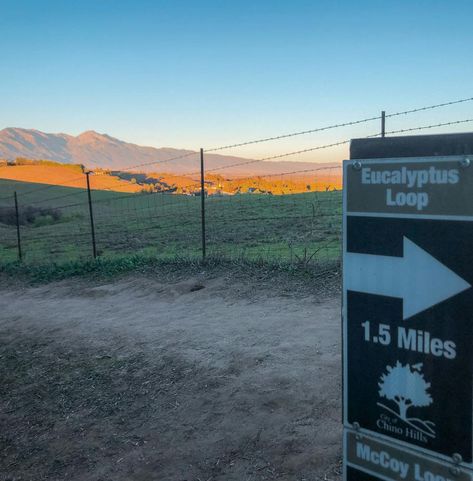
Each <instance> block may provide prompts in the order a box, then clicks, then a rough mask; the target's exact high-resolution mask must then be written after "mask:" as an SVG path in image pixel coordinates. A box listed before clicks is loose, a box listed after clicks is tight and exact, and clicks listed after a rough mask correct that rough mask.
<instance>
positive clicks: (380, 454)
mask: <svg viewBox="0 0 473 481" xmlns="http://www.w3.org/2000/svg"><path fill="white" fill-rule="evenodd" d="M344 451H345V453H344V454H345V455H344V459H345V467H344V472H345V475H344V478H345V481H370V480H375V479H383V480H385V481H473V477H472V474H473V473H472V472H471V471H470V470H468V469H465V468H462V467H459V466H456V465H454V464H453V463H446V462H442V461H440V460H438V459H435V458H432V457H430V456H426V455H422V454H420V453H417V452H414V451H412V450H406V449H403V448H402V447H400V446H397V445H395V444H391V443H387V442H385V441H381V440H379V439H377V438H375V437H372V436H366V435H365V434H362V435H358V434H357V433H356V432H354V431H352V430H350V429H345V431H344Z"/></svg>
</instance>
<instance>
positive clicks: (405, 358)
mask: <svg viewBox="0 0 473 481" xmlns="http://www.w3.org/2000/svg"><path fill="white" fill-rule="evenodd" d="M435 137H441V136H435ZM413 139H415V138H413ZM383 140H384V139H383ZM390 140H391V141H392V139H390ZM412 142H415V140H413V141H412ZM352 146H353V144H352ZM388 155H389V152H388ZM352 157H353V156H352ZM472 161H473V155H472V156H471V160H470V158H469V156H467V155H445V156H443V155H442V156H420V157H418V156H416V157H406V156H405V155H404V156H402V157H397V158H396V157H394V158H388V159H386V158H385V159H383V158H365V159H360V158H357V159H352V160H349V161H345V162H344V206H343V223H344V238H343V284H344V285H343V335H344V340H343V349H344V368H343V369H344V413H343V418H344V431H345V432H344V473H345V480H346V481H361V480H371V479H373V478H378V479H383V480H393V481H399V480H412V481H447V480H450V481H463V480H466V479H468V480H471V479H472V476H473V430H472V425H473V289H472V285H473V165H471V164H472Z"/></svg>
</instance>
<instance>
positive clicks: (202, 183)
mask: <svg viewBox="0 0 473 481" xmlns="http://www.w3.org/2000/svg"><path fill="white" fill-rule="evenodd" d="M200 215H201V222H202V260H205V254H206V245H205V175H204V149H200Z"/></svg>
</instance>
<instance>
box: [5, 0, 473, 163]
mask: <svg viewBox="0 0 473 481" xmlns="http://www.w3.org/2000/svg"><path fill="white" fill-rule="evenodd" d="M472 18H473V2H471V0H455V1H451V0H443V1H437V0H419V1H417V0H398V1H383V0H372V1H368V0H366V1H364V0H357V1H354V0H345V1H336V0H323V1H320V0H311V1H308V0H307V1H306V0H259V1H257V0H251V1H250V0H237V1H233V2H230V1H223V0H221V1H210V0H200V1H190V0H187V1H180V0H168V1H159V0H154V1H151V0H149V1H148V0H80V1H68V0H60V1H59V0H0V39H1V52H2V54H1V62H0V78H1V80H0V92H1V99H2V100H1V108H0V128H3V127H7V126H14V127H25V128H35V129H39V130H43V131H46V132H66V133H70V134H73V135H76V134H78V133H80V132H83V131H85V130H91V129H93V130H97V131H99V132H102V133H108V134H110V135H112V136H115V137H118V138H121V139H123V140H127V141H131V142H135V143H138V144H142V145H153V146H158V147H159V146H171V147H185V148H192V149H197V148H199V147H201V146H202V147H211V146H215V145H219V144H226V143H229V142H230V143H233V142H238V141H242V140H247V139H251V138H258V137H261V136H268V135H277V134H280V133H286V132H291V131H296V130H300V129H310V128H315V127H318V126H323V125H326V124H331V123H334V122H339V121H346V120H355V119H357V118H363V117H367V116H372V115H376V114H377V113H379V111H380V110H382V109H385V110H387V111H388V112H394V111H399V110H404V109H408V108H411V107H417V106H422V105H428V104H433V103H439V102H443V101H448V100H453V99H456V98H462V97H472V96H473V62H472V52H473V28H472V24H471V19H472ZM466 118H473V102H471V103H466V104H463V105H462V106H456V107H449V108H445V109H440V110H437V111H431V112H427V113H424V114H418V115H415V116H412V117H409V118H407V117H406V118H402V119H396V120H395V121H394V120H393V121H389V122H388V130H389V129H394V128H403V127H412V126H416V125H426V124H429V123H436V122H443V121H449V120H456V119H466ZM472 129H473V123H472V124H466V125H463V126H459V127H456V128H453V129H442V130H443V131H445V130H447V131H451V130H458V131H466V130H472ZM377 130H379V126H378V125H377V123H372V124H370V125H364V126H361V127H359V128H350V129H348V128H346V129H342V130H337V131H333V132H328V133H324V134H317V135H316V134H314V135H310V136H305V137H295V138H293V139H290V140H287V141H285V142H280V143H270V144H262V145H260V146H254V147H251V148H248V149H240V150H238V151H235V152H232V153H235V154H241V155H247V156H265V155H272V154H277V153H280V152H285V151H288V150H291V149H292V150H294V149H299V148H307V147H311V146H315V145H319V144H323V143H326V142H331V141H335V140H340V139H344V138H350V137H354V136H357V135H366V134H370V133H374V132H376V131H377ZM436 131H437V132H438V131H439V130H436ZM229 153H230V152H229ZM338 155H343V152H342V151H341V150H340V149H339V150H337V149H335V150H333V151H330V152H320V153H317V154H313V155H312V156H311V157H310V159H309V158H304V159H303V160H314V161H317V160H332V159H331V157H333V156H338ZM294 160H297V159H294Z"/></svg>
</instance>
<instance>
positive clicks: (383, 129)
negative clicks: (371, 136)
mask: <svg viewBox="0 0 473 481" xmlns="http://www.w3.org/2000/svg"><path fill="white" fill-rule="evenodd" d="M381 137H386V112H385V111H384V110H382V111H381Z"/></svg>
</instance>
